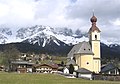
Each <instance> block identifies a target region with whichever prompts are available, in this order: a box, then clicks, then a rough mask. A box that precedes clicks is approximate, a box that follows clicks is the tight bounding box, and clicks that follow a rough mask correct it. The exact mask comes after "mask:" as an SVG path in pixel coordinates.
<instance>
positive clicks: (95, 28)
mask: <svg viewBox="0 0 120 84" xmlns="http://www.w3.org/2000/svg"><path fill="white" fill-rule="evenodd" d="M90 21H91V23H92V26H91V28H90V30H89V33H90V32H94V31H95V30H96V31H98V32H100V30H99V28H98V27H97V26H96V22H97V18H96V17H95V15H94V12H93V16H92V17H91V19H90Z"/></svg>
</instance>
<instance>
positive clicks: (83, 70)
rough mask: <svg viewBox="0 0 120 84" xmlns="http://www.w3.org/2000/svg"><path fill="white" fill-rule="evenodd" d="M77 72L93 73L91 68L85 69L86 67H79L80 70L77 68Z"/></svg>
mask: <svg viewBox="0 0 120 84" xmlns="http://www.w3.org/2000/svg"><path fill="white" fill-rule="evenodd" d="M76 72H78V73H82V74H90V73H92V72H91V71H90V70H88V69H85V68H79V69H78V70H76Z"/></svg>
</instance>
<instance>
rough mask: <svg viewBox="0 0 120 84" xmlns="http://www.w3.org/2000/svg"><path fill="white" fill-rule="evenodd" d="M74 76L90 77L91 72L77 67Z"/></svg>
mask: <svg viewBox="0 0 120 84" xmlns="http://www.w3.org/2000/svg"><path fill="white" fill-rule="evenodd" d="M76 74H77V75H76V77H77V78H85V79H90V80H91V79H92V72H91V71H89V70H87V69H85V68H79V69H78V70H76Z"/></svg>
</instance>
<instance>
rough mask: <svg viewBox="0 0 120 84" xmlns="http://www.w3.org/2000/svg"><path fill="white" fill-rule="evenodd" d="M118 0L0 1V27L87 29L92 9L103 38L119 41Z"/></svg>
mask: <svg viewBox="0 0 120 84" xmlns="http://www.w3.org/2000/svg"><path fill="white" fill-rule="evenodd" d="M119 7H120V0H0V27H12V28H13V29H15V30H16V29H17V28H18V27H27V26H32V25H46V26H51V27H69V28H71V29H73V30H74V29H78V28H79V29H81V30H82V31H88V30H89V28H90V26H91V22H90V20H89V19H90V18H91V16H92V10H93V9H94V11H95V15H96V17H97V18H98V22H97V25H98V27H99V28H100V30H101V31H102V32H101V33H102V38H105V39H106V38H107V39H108V40H110V41H111V40H113V39H114V41H116V42H118V41H120V38H119V36H120V33H119V31H120V8H119Z"/></svg>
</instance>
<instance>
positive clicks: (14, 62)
mask: <svg viewBox="0 0 120 84" xmlns="http://www.w3.org/2000/svg"><path fill="white" fill-rule="evenodd" d="M11 63H12V64H22V65H24V64H27V65H33V64H35V63H32V62H28V61H12V62H11Z"/></svg>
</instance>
